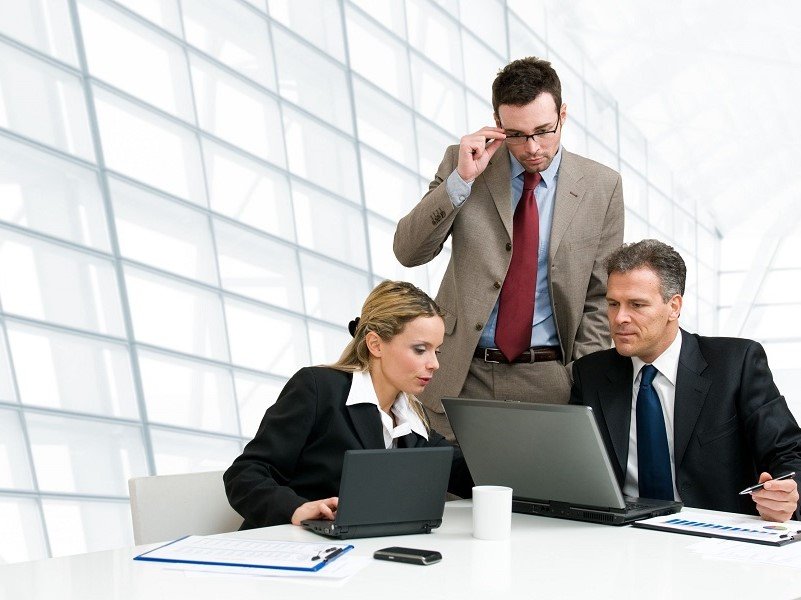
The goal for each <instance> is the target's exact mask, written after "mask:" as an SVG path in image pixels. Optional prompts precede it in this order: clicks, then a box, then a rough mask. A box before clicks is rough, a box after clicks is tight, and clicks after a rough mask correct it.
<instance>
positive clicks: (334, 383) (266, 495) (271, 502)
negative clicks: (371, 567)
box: [223, 367, 473, 529]
mask: <svg viewBox="0 0 801 600" xmlns="http://www.w3.org/2000/svg"><path fill="white" fill-rule="evenodd" d="M352 381H353V375H352V374H351V373H345V372H343V371H337V370H335V369H331V368H328V367H305V368H303V369H301V370H300V371H298V372H297V373H295V375H294V376H293V377H292V378H291V379H290V380H289V381H288V382H287V384H286V386H284V389H283V390H282V391H281V394H280V395H279V396H278V400H276V402H275V404H274V405H272V406H271V407H270V408H268V409H267V412H265V413H264V418H263V419H262V421H261V425H260V426H259V430H258V432H257V433H256V436H255V437H254V438H253V440H251V441H250V442H249V443H248V444H247V446H245V449H244V451H243V452H242V455H241V456H239V457H238V458H237V459H236V460H234V462H233V464H232V465H231V466H230V467H229V468H228V470H227V471H226V472H225V474H224V475H223V481H224V482H225V491H226V493H227V495H228V501H229V502H230V503H231V506H232V507H233V508H234V510H236V511H237V512H238V513H239V514H240V515H242V516H243V517H244V518H245V521H244V523H243V524H242V527H241V528H242V529H251V528H254V527H266V526H268V525H281V524H286V523H289V522H290V520H291V518H292V514H293V513H294V512H295V509H297V508H298V506H300V505H301V504H303V503H305V502H308V501H310V500H319V499H321V498H328V497H330V496H336V495H338V493H339V480H340V478H341V476H342V462H343V460H344V457H345V451H346V450H356V449H362V448H364V449H379V448H384V447H385V446H384V436H383V426H382V424H381V416H380V414H379V411H378V408H377V407H376V406H375V405H371V404H356V405H353V406H345V401H346V400H347V398H348V393H349V392H350V386H351V382H352ZM447 445H450V444H449V443H448V442H447V441H446V440H445V438H443V437H442V436H441V435H440V434H438V433H437V432H436V431H433V430H431V431H429V434H428V440H426V439H425V438H423V437H421V436H419V435H417V434H416V433H414V432H412V433H410V434H408V435H405V436H403V437H402V438H399V439H398V447H407V448H408V447H420V446H447ZM454 450H455V452H454V459H453V464H452V466H451V478H450V483H449V487H448V489H449V491H451V492H453V493H454V494H457V495H459V496H464V497H469V496H470V494H471V488H472V485H473V482H472V479H471V478H470V473H469V471H468V470H467V466H466V465H465V462H464V458H463V457H462V453H461V451H460V450H459V448H458V447H456V448H454Z"/></svg>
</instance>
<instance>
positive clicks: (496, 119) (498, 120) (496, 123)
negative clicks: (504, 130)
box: [493, 113, 501, 127]
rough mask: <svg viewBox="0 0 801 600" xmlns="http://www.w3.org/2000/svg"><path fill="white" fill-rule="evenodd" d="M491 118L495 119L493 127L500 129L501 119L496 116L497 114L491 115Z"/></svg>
mask: <svg viewBox="0 0 801 600" xmlns="http://www.w3.org/2000/svg"><path fill="white" fill-rule="evenodd" d="M493 117H495V127H500V126H501V118H500V117H499V116H498V113H495V114H494V115H493Z"/></svg>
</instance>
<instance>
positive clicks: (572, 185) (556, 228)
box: [548, 148, 586, 263]
mask: <svg viewBox="0 0 801 600" xmlns="http://www.w3.org/2000/svg"><path fill="white" fill-rule="evenodd" d="M583 176H584V175H583V173H582V172H581V171H580V170H578V169H576V168H575V164H574V162H573V155H572V154H570V152H568V151H567V150H565V149H564V148H563V149H562V162H561V164H560V165H559V176H558V178H557V183H556V198H555V200H554V202H555V204H554V207H553V222H552V223H551V242H550V248H549V251H548V258H549V259H550V263H553V261H554V257H555V256H556V251H557V250H558V249H559V243H560V242H561V241H562V238H563V237H564V235H565V232H566V231H567V229H568V227H569V226H570V222H571V221H572V220H573V217H574V216H575V214H576V211H578V207H579V205H580V204H581V200H582V198H583V197H584V193H585V191H586V190H585V187H584V184H583V181H582V179H583Z"/></svg>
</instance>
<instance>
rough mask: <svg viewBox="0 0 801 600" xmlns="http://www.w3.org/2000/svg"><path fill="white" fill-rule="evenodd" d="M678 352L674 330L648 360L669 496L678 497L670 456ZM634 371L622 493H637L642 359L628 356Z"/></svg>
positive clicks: (675, 498) (671, 454) (672, 462)
mask: <svg viewBox="0 0 801 600" xmlns="http://www.w3.org/2000/svg"><path fill="white" fill-rule="evenodd" d="M680 353H681V333H680V332H677V333H676V339H674V340H673V342H672V343H671V344H670V346H668V348H667V350H665V351H664V352H663V353H662V354H660V355H659V356H658V357H657V359H656V360H655V361H654V362H653V363H651V364H652V365H654V367H656V369H657V371H659V372H658V373H657V374H656V377H654V382H653V384H652V385H653V387H654V390H656V393H657V395H658V396H659V401H660V403H661V404H662V414H663V415H664V417H665V432H666V433H667V442H668V451H669V452H670V472H671V475H672V477H671V480H672V482H673V499H674V500H678V501H681V498H679V492H678V490H677V489H676V465H675V462H674V460H673V417H674V414H675V411H674V404H675V400H676V374H677V373H678V370H679V354H680ZM631 364H632V367H633V371H634V381H633V382H632V391H631V426H630V427H629V459H628V462H627V463H626V480H625V482H624V484H623V494H624V495H625V496H633V497H638V496H639V495H640V486H639V483H638V481H637V478H638V470H637V467H638V465H637V393H638V392H639V391H640V372H641V371H642V368H643V367H644V366H645V365H646V363H645V362H644V361H643V360H642V359H640V358H637V357H636V356H632V357H631Z"/></svg>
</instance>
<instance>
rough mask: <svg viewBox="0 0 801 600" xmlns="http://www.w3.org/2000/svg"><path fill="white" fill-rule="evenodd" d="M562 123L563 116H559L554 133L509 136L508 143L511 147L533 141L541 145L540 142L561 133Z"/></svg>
mask: <svg viewBox="0 0 801 600" xmlns="http://www.w3.org/2000/svg"><path fill="white" fill-rule="evenodd" d="M561 123H562V115H557V118H556V127H554V128H553V130H552V131H538V132H537V133H532V134H531V135H524V134H522V133H513V134H508V135H507V136H506V143H507V144H509V145H510V146H521V145H523V144H525V143H526V142H528V141H529V139H531V140H532V141H534V142H536V143H537V144H539V143H540V142H543V141H545V140H548V139H551V137H553V135H554V134H555V133H556V132H557V131H559V125H560V124H561Z"/></svg>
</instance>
